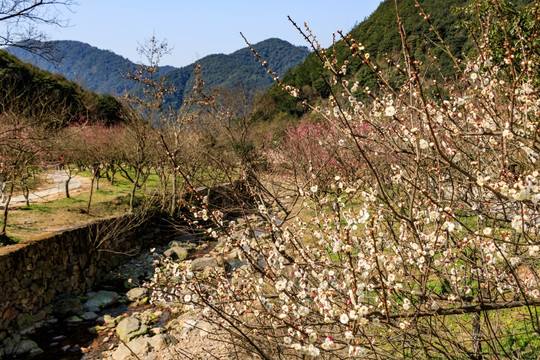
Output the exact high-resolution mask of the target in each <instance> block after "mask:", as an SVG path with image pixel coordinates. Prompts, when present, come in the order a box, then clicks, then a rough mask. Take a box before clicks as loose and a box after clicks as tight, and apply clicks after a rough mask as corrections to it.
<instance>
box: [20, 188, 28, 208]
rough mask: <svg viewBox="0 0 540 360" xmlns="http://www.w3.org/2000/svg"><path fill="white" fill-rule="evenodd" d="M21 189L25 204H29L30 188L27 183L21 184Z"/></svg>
mask: <svg viewBox="0 0 540 360" xmlns="http://www.w3.org/2000/svg"><path fill="white" fill-rule="evenodd" d="M21 187H22V191H23V196H24V200H25V201H26V206H27V207H28V206H30V189H29V188H28V185H22V186H21Z"/></svg>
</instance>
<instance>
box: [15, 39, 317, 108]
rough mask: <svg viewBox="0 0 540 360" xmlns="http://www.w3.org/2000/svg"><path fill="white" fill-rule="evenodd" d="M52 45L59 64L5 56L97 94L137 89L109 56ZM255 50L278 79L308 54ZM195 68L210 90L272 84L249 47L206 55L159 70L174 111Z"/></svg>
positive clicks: (273, 46)
mask: <svg viewBox="0 0 540 360" xmlns="http://www.w3.org/2000/svg"><path fill="white" fill-rule="evenodd" d="M53 43H54V44H55V45H56V48H57V51H58V53H59V54H60V55H61V56H62V59H61V62H59V63H51V62H48V61H46V60H43V59H41V58H39V57H35V56H33V55H31V54H29V53H28V52H26V51H24V50H21V49H18V48H9V49H8V50H9V52H10V53H12V54H13V55H15V56H17V57H18V58H19V59H21V60H22V61H25V62H30V63H33V65H35V66H37V67H38V68H40V69H43V70H47V71H50V72H52V73H56V74H60V75H63V76H65V77H66V79H68V80H71V81H75V82H77V83H78V84H79V85H81V86H82V87H84V88H86V89H88V90H92V91H95V92H97V93H100V94H112V95H115V96H119V95H122V94H124V93H125V92H132V91H136V89H137V84H136V83H135V82H133V81H131V80H128V79H125V78H124V77H122V72H123V73H126V72H127V71H130V70H133V69H135V68H136V67H137V64H136V63H134V62H132V61H130V60H129V59H126V58H124V57H122V56H121V55H118V54H116V53H114V52H113V51H111V50H103V49H99V48H97V47H95V46H92V45H90V44H87V43H84V42H80V41H74V40H56V41H53ZM254 47H255V48H256V49H257V50H258V51H259V52H260V53H261V55H263V56H264V57H265V58H267V59H268V62H269V63H273V65H274V66H273V69H274V71H276V73H277V74H278V76H283V75H284V74H285V73H286V72H287V71H288V70H290V69H292V68H294V67H295V66H296V65H298V64H299V63H300V62H301V61H303V60H304V59H305V58H306V57H307V56H308V54H309V53H310V51H309V50H308V48H307V47H304V46H295V45H292V44H290V43H289V42H287V41H285V40H281V39H278V38H270V39H266V40H263V41H261V42H258V43H256V44H254ZM197 63H200V64H201V68H202V77H203V80H204V81H205V83H206V85H207V86H209V87H224V88H233V87H235V86H238V85H241V86H243V87H245V88H246V89H247V90H249V91H253V92H257V91H264V90H266V89H268V88H269V87H270V86H271V85H272V82H273V79H272V77H271V76H269V75H268V74H266V72H265V70H264V69H263V67H262V66H261V65H260V64H259V63H258V61H257V59H256V58H255V57H254V56H253V54H252V52H251V50H250V49H249V48H248V47H244V48H241V49H238V50H236V51H234V52H232V53H230V54H210V55H207V56H205V57H203V58H201V59H199V60H198V61H197V62H195V63H192V64H189V65H187V66H183V67H180V68H174V67H172V66H163V67H160V70H161V73H162V74H167V78H168V81H169V83H170V84H171V85H173V86H174V87H175V88H176V89H178V94H177V96H176V97H174V98H173V97H169V101H168V104H169V105H172V106H173V107H175V108H178V107H180V106H181V104H182V101H183V99H184V97H185V96H187V93H188V91H187V90H186V89H191V88H192V85H193V84H194V81H195V74H194V72H193V69H194V68H195V66H196V64H197Z"/></svg>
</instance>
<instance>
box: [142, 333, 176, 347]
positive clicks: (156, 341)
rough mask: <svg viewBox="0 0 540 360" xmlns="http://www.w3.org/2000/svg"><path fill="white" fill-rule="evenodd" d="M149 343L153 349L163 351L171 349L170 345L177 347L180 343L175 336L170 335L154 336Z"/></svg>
mask: <svg viewBox="0 0 540 360" xmlns="http://www.w3.org/2000/svg"><path fill="white" fill-rule="evenodd" d="M149 343H150V345H151V346H152V348H153V349H155V350H161V349H165V348H166V347H169V346H170V345H176V344H177V343H178V340H177V339H176V338H175V337H174V336H172V335H169V334H158V335H155V336H152V337H151V338H150V340H149Z"/></svg>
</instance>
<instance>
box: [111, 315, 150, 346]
mask: <svg viewBox="0 0 540 360" xmlns="http://www.w3.org/2000/svg"><path fill="white" fill-rule="evenodd" d="M147 331H148V326H146V325H144V324H141V322H140V321H139V320H137V319H136V318H134V317H131V316H130V317H127V318H125V319H122V321H120V322H119V323H118V326H117V327H116V333H117V334H118V336H119V337H120V339H121V340H122V341H124V342H128V341H130V340H131V339H133V338H136V337H137V336H141V335H143V334H145V333H146V332H147Z"/></svg>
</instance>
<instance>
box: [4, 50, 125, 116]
mask: <svg viewBox="0 0 540 360" xmlns="http://www.w3.org/2000/svg"><path fill="white" fill-rule="evenodd" d="M0 84H1V86H0V113H1V114H3V113H6V112H10V113H16V114H21V115H24V116H37V115H39V114H45V113H47V114H51V113H55V114H56V116H55V118H56V121H57V122H58V125H62V124H65V123H68V122H72V121H75V120H76V119H81V116H82V117H84V118H85V119H89V120H91V121H101V120H105V121H106V122H109V123H114V122H118V121H120V112H121V108H122V106H121V104H120V103H119V102H118V101H117V100H116V99H115V98H114V97H112V96H110V95H98V94H96V93H93V92H91V91H88V90H84V89H83V88H81V86H79V85H78V84H76V83H74V82H71V81H68V80H66V79H65V78H64V77H63V76H60V75H53V74H51V73H49V72H47V71H44V70H40V69H38V68H37V67H35V66H32V65H30V64H27V63H23V62H21V61H20V60H18V59H17V58H16V57H15V56H13V55H10V54H8V53H7V52H5V51H0Z"/></svg>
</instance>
